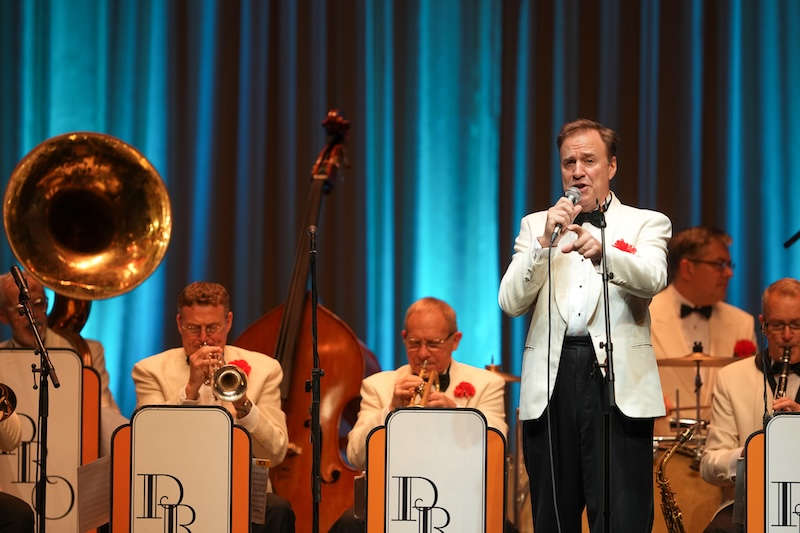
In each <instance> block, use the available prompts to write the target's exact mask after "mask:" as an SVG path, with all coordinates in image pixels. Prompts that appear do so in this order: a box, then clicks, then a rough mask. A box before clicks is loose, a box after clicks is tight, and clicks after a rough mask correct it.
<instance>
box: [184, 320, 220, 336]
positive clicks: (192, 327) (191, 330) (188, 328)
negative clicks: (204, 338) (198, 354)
mask: <svg viewBox="0 0 800 533" xmlns="http://www.w3.org/2000/svg"><path fill="white" fill-rule="evenodd" d="M223 327H225V324H220V323H219V322H217V323H216V324H206V325H200V324H181V329H183V331H185V332H186V333H187V334H189V335H191V336H192V337H197V336H199V335H200V332H201V331H203V330H204V329H205V331H206V335H214V334H215V333H218V332H220V331H222V328H223Z"/></svg>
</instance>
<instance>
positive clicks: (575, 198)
mask: <svg viewBox="0 0 800 533" xmlns="http://www.w3.org/2000/svg"><path fill="white" fill-rule="evenodd" d="M564 196H566V197H567V198H568V199H569V201H570V202H572V205H575V204H577V203H578V202H580V201H581V191H580V190H578V188H577V187H570V188H569V189H567V190H566V191H564Z"/></svg>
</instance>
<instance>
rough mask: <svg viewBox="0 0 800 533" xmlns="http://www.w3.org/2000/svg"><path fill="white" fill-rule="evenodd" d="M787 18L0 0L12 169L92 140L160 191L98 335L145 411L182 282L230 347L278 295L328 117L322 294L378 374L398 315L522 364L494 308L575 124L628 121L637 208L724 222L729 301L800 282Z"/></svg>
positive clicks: (682, 224) (7, 162)
mask: <svg viewBox="0 0 800 533" xmlns="http://www.w3.org/2000/svg"><path fill="white" fill-rule="evenodd" d="M798 20H800V7H799V6H798V5H797V3H795V2H792V1H791V0H785V1H775V0H773V1H762V2H756V1H743V0H730V1H728V0H725V1H722V0H719V1H714V0H709V1H707V2H696V1H693V0H676V1H671V2H664V1H655V0H652V1H648V0H645V1H641V2H638V1H637V2H634V1H625V0H598V1H579V0H564V1H556V0H552V1H548V0H542V1H521V0H517V1H514V0H509V1H504V2H501V1H499V0H497V1H490V0H471V1H460V0H436V1H434V0H429V1H423V0H416V1H414V0H409V1H403V2H387V1H384V0H350V1H342V2H326V1H323V0H302V1H299V2H297V1H295V0H275V1H271V2H266V1H260V0H241V1H225V2H222V1H216V0H198V1H189V0H175V1H170V2H162V1H155V0H149V1H148V0H135V1H134V0H118V1H114V2H109V1H106V0H70V1H69V2H67V1H66V0H27V1H24V2H23V1H16V0H0V177H1V178H2V181H3V182H5V180H7V179H8V176H9V175H10V174H11V171H12V170H13V168H14V166H15V165H16V163H17V162H18V161H19V160H20V159H21V158H22V157H23V156H24V155H25V154H26V153H27V152H28V151H30V150H31V149H32V148H33V147H34V146H36V145H37V144H38V143H39V142H41V141H43V140H45V139H47V138H48V137H51V136H54V135H58V134H61V133H64V132H68V131H75V130H89V131H99V132H105V133H109V134H111V135H115V136H117V137H120V138H121V139H123V140H125V141H126V142H128V143H130V144H132V145H134V146H136V147H137V148H139V149H140V150H141V151H142V152H143V153H144V154H145V156H146V157H147V158H148V159H149V160H150V161H151V162H152V163H153V164H154V165H155V167H156V168H157V169H158V170H159V171H160V173H161V175H162V177H163V178H164V180H165V182H166V184H167V187H168V189H169V192H170V197H171V201H172V207H173V237H172V242H171V245H170V248H169V250H168V252H167V255H166V258H165V260H164V262H163V263H162V265H161V266H160V267H159V269H158V270H157V271H156V273H155V274H154V275H153V276H151V277H150V278H149V279H148V280H147V281H145V282H144V283H143V284H142V285H140V286H139V287H137V288H136V289H135V290H133V291H131V292H130V293H129V294H126V295H124V296H121V297H118V298H114V299H111V300H107V301H99V302H96V303H95V304H94V305H93V312H92V315H91V318H90V321H89V323H88V324H87V326H86V328H85V330H84V334H85V336H87V337H90V338H96V339H99V340H101V341H102V342H103V344H104V345H105V347H106V353H107V364H108V367H109V372H110V374H111V376H112V389H113V392H114V394H115V396H116V397H117V399H118V400H119V403H120V405H121V406H122V408H123V411H124V412H126V413H130V412H131V411H132V409H133V407H134V405H135V395H134V391H133V384H132V382H131V380H130V370H131V367H132V366H133V364H134V363H135V362H136V361H137V360H139V359H140V358H142V357H145V356H147V355H150V354H153V353H156V352H158V351H161V350H163V349H165V348H168V347H172V346H175V345H177V344H178V342H179V337H178V335H177V331H176V328H175V322H174V319H173V317H174V313H175V303H174V302H175V296H176V294H177V292H178V291H179V290H180V288H181V287H183V286H184V285H186V284H187V283H189V282H191V281H193V280H196V279H209V280H215V281H219V282H222V283H223V284H225V285H226V286H227V287H228V288H229V289H230V291H231V293H232V297H233V310H234V315H235V318H234V331H233V332H232V336H231V340H233V339H234V338H235V337H236V336H237V335H238V334H239V333H240V332H241V331H242V330H243V329H244V328H245V327H246V326H247V325H249V324H250V323H251V322H253V321H254V320H255V319H256V318H257V317H258V316H260V315H261V314H262V313H264V312H266V311H267V310H269V309H271V308H273V307H274V306H276V305H278V304H279V303H281V302H282V301H283V300H284V298H285V296H286V291H287V288H288V284H289V279H290V276H291V268H292V265H293V262H294V252H295V242H296V239H297V235H298V232H299V231H300V230H301V228H300V227H299V223H300V220H301V219H302V216H303V212H304V209H305V201H306V191H307V189H308V181H309V170H310V167H311V164H312V163H313V161H314V158H315V157H316V154H317V153H318V151H319V150H320V148H321V147H322V146H323V144H324V142H325V135H324V132H323V131H322V129H321V128H320V122H321V120H322V119H323V118H324V116H325V113H326V111H327V109H328V108H332V107H335V108H339V109H341V110H342V111H343V113H344V114H345V116H346V117H347V118H348V119H349V120H351V122H352V130H351V134H350V139H349V159H350V169H349V170H348V171H347V172H345V173H344V174H343V176H344V177H343V178H340V179H339V180H337V182H336V183H334V185H335V186H334V189H333V192H332V194H330V195H329V196H328V197H327V198H326V199H325V201H324V205H323V208H322V214H321V219H320V229H321V232H320V290H321V296H322V302H323V303H324V304H325V305H326V306H327V307H329V308H330V309H331V310H332V311H333V312H335V313H337V314H338V315H340V316H341V317H342V318H343V319H344V320H345V321H346V322H347V323H348V324H349V325H350V326H351V327H352V328H353V330H354V331H355V332H356V334H357V335H358V336H359V337H361V338H362V339H363V340H364V341H365V343H366V345H367V346H368V347H369V348H371V349H372V350H373V351H374V352H375V353H376V355H377V357H378V359H379V361H380V364H381V365H382V366H383V367H385V368H389V367H394V366H397V365H399V364H401V363H403V362H404V360H405V355H404V351H403V347H402V344H401V343H400V340H399V331H400V329H401V328H402V319H403V313H404V310H405V308H406V307H407V306H408V305H409V304H410V303H411V302H412V301H414V300H415V299H417V298H419V297H422V296H426V295H432V296H437V297H440V298H443V299H445V300H447V301H448V302H450V303H451V304H452V305H453V307H454V308H455V309H456V311H457V313H458V318H459V327H460V329H461V330H462V331H463V332H464V340H463V342H462V345H461V347H460V348H459V350H458V351H457V352H456V357H457V358H459V359H460V360H462V361H465V362H468V363H471V364H475V365H479V366H482V365H485V364H488V363H490V362H492V361H493V362H495V363H502V364H503V365H504V366H505V368H506V369H507V370H509V371H511V372H514V373H518V372H519V370H520V363H521V362H520V354H521V350H522V346H523V343H524V337H525V332H526V330H527V320H528V318H527V317H523V318H518V319H514V320H511V319H506V318H503V317H502V315H501V312H500V311H499V309H498V307H497V303H496V293H497V286H498V283H499V279H500V276H501V275H502V273H503V271H504V270H505V267H506V266H507V264H508V262H509V260H510V257H511V252H512V245H513V239H514V237H515V235H516V233H517V231H518V229H519V226H518V225H519V220H520V218H521V217H522V216H523V215H524V214H525V213H528V212H531V211H534V210H539V209H543V208H546V207H547V206H549V205H550V204H551V203H552V202H553V201H554V200H555V199H556V198H557V197H558V196H559V195H560V194H561V185H560V177H559V172H558V155H557V153H556V149H555V144H554V138H555V134H556V133H557V131H558V129H559V128H560V126H561V124H562V123H563V122H565V121H567V120H571V119H574V118H577V117H579V116H587V117H591V118H597V119H598V120H600V121H602V122H604V123H606V124H607V125H609V126H611V127H613V128H615V129H616V130H617V131H618V132H619V133H620V136H621V138H622V143H621V146H620V151H619V172H618V176H617V177H616V178H615V180H614V182H615V183H614V187H615V190H616V191H617V193H618V194H619V196H620V197H621V198H622V200H623V201H625V202H627V203H632V204H637V205H640V206H643V207H647V208H653V209H658V210H660V211H663V212H665V213H666V214H668V215H669V216H670V218H671V219H672V220H673V223H674V226H675V229H676V230H680V229H683V228H686V227H688V226H691V225H696V224H700V223H705V224H714V225H717V226H720V227H722V228H724V229H726V230H727V231H728V232H729V233H731V235H732V236H733V239H734V244H733V247H732V253H733V260H734V261H735V263H736V264H737V267H736V274H735V276H734V278H733V280H732V283H731V288H730V291H729V300H730V301H731V302H732V303H734V304H736V305H739V306H741V307H744V308H745V309H747V310H749V311H751V312H753V313H757V312H758V306H759V295H760V292H761V290H762V289H763V287H764V286H765V285H766V284H768V283H769V282H771V281H774V280H775V279H777V278H779V277H783V276H797V275H798V274H797V266H798V261H800V248H792V249H790V250H788V251H787V250H784V249H783V248H782V246H781V244H782V242H783V241H784V240H785V239H786V238H788V237H789V236H790V235H791V234H792V233H793V232H794V231H796V230H797V229H800V216H798V215H795V214H794V211H793V209H792V207H791V205H792V203H791V202H792V198H793V196H794V191H793V185H795V184H796V183H797V182H798V179H797V178H798V170H796V169H795V168H794V166H793V165H791V164H790V161H791V159H790V158H791V154H793V153H795V152H796V151H797V150H796V148H797V146H796V145H797V143H798V142H800V141H798V140H796V137H797V136H796V135H794V132H793V130H792V126H793V124H795V123H796V122H797V121H795V120H794V119H795V117H798V116H800V109H799V108H798V104H797V99H796V98H795V95H794V93H793V89H792V88H793V87H795V86H797V84H796V83H794V80H795V79H796V78H797V77H798V76H800V74H798V72H800V69H798V68H797V66H798V65H797V63H798V61H800V59H798V58H797V57H796V54H794V53H793V52H794V51H795V50H797V49H798V44H800V43H798V40H799V39H800V36H798V33H797V32H796V31H793V27H794V25H795V23H796V22H798ZM797 246H798V247H800V245H797ZM0 259H2V260H4V261H5V263H3V264H5V265H11V264H12V262H14V257H13V255H12V254H11V252H10V248H9V247H8V245H7V244H6V243H3V245H2V246H0ZM3 264H0V268H5V267H4V266H2V265H3ZM513 403H514V401H513V400H512V404H513Z"/></svg>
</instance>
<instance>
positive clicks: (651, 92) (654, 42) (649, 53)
mask: <svg viewBox="0 0 800 533" xmlns="http://www.w3.org/2000/svg"><path fill="white" fill-rule="evenodd" d="M659 6H660V2H659V1H658V0H652V1H649V2H642V3H641V9H642V14H641V17H642V22H641V24H642V33H641V45H640V48H641V55H640V59H639V69H640V76H641V78H642V79H641V82H640V85H639V174H640V175H641V178H642V179H640V180H639V202H638V204H639V206H641V207H649V208H652V207H655V205H656V190H657V184H658V177H659V176H658V170H657V168H658V83H659V81H658V75H659V70H658V53H659V46H658V44H659V30H658V28H659V18H658V15H659Z"/></svg>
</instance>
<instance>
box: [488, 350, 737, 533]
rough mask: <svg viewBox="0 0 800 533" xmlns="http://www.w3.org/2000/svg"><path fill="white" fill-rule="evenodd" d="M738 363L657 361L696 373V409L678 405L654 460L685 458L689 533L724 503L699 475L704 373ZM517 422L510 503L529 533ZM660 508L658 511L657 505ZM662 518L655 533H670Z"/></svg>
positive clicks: (696, 358)
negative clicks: (690, 433)
mask: <svg viewBox="0 0 800 533" xmlns="http://www.w3.org/2000/svg"><path fill="white" fill-rule="evenodd" d="M736 360H737V359H736V358H735V357H714V356H711V355H708V354H705V353H703V352H702V349H699V350H697V349H696V350H695V351H694V352H692V353H690V354H688V355H685V356H682V357H673V358H666V359H658V361H657V362H658V366H660V367H661V366H663V367H678V368H681V367H682V368H694V369H695V385H696V387H695V405H694V407H690V408H681V407H680V405H676V407H675V408H673V409H671V411H670V412H669V413H667V415H668V423H669V428H670V429H669V431H667V432H666V433H665V434H660V435H655V436H654V437H653V452H654V458H657V457H658V455H660V454H663V455H665V454H666V453H667V452H668V451H670V449H672V452H675V453H676V454H677V455H680V456H682V458H678V459H676V461H677V462H678V463H679V464H681V467H679V468H680V469H681V471H680V472H676V475H675V483H674V485H675V486H676V487H677V488H678V490H679V492H681V493H682V494H686V493H685V492H684V490H688V491H689V493H693V494H695V500H696V501H694V502H692V505H691V507H687V508H686V509H684V521H685V522H687V524H686V525H687V526H688V525H691V526H693V527H691V528H690V529H687V531H689V530H694V529H695V528H696V527H701V528H702V526H701V524H702V525H703V526H704V525H705V524H707V523H708V520H710V519H711V517H712V516H713V513H714V510H715V509H716V507H717V505H718V504H719V501H720V496H719V491H718V490H705V489H706V488H708V489H711V488H712V487H711V486H710V485H706V483H705V482H704V481H703V480H702V479H701V478H700V475H699V472H698V470H699V466H700V458H701V456H702V454H703V450H704V448H705V443H706V436H707V430H708V420H707V419H704V418H702V416H701V414H702V413H701V410H702V409H707V408H708V406H702V405H701V402H700V393H701V389H702V386H703V382H702V380H701V379H700V369H701V368H718V367H722V366H725V365H727V364H729V363H732V362H734V361H736ZM485 368H486V370H489V371H490V372H493V373H495V374H497V375H498V376H500V377H502V378H503V379H504V380H505V382H506V384H507V385H508V384H511V383H518V382H519V381H520V378H519V376H516V375H514V374H509V373H507V372H505V371H503V370H502V369H501V367H500V366H499V365H494V364H490V365H486V367H485ZM687 409H693V410H694V413H693V415H694V417H693V418H692V417H683V416H681V411H686V410H687ZM516 422H517V424H516V431H515V435H514V445H515V446H514V449H513V450H511V455H509V456H508V457H507V462H508V472H509V473H510V475H509V491H508V494H509V499H508V502H507V505H508V517H509V519H510V520H511V521H512V522H514V523H515V524H516V525H517V526H518V527H520V531H521V532H522V531H525V527H524V525H525V524H527V523H530V519H529V515H530V509H529V508H530V503H529V497H530V493H529V486H528V478H527V473H526V472H525V468H524V466H523V462H522V451H521V444H522V439H521V437H522V433H521V424H520V421H519V417H518V416H517V420H516ZM688 428H693V430H694V437H693V438H692V439H691V440H690V441H689V442H685V443H680V445H678V442H679V439H680V437H681V434H682V433H685V431H686V430H687V429H688ZM684 470H686V472H684ZM681 489H683V490H681ZM698 492H699V493H698ZM702 494H705V495H707V497H700V496H702ZM655 497H656V498H658V491H656V493H655ZM656 507H658V505H657V502H656ZM659 515H660V513H658V512H656V521H655V523H654V528H653V531H668V530H669V527H668V526H667V527H665V525H664V522H663V519H662V517H661V516H659Z"/></svg>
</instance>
